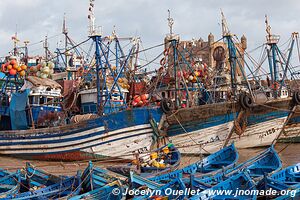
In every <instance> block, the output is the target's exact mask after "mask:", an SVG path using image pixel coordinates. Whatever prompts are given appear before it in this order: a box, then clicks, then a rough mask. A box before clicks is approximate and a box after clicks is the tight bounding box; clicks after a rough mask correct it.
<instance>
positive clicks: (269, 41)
mask: <svg viewBox="0 0 300 200" xmlns="http://www.w3.org/2000/svg"><path fill="white" fill-rule="evenodd" d="M265 18H266V20H265V23H266V32H267V36H266V37H267V44H269V45H271V44H276V43H278V42H279V39H280V37H279V35H272V33H271V26H270V24H269V20H268V16H267V15H265Z"/></svg>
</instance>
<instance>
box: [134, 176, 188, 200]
mask: <svg viewBox="0 0 300 200" xmlns="http://www.w3.org/2000/svg"><path fill="white" fill-rule="evenodd" d="M130 183H131V188H130V189H131V190H134V189H139V190H144V191H145V193H146V195H142V196H135V197H134V198H133V199H136V200H139V199H140V200H142V199H155V198H158V199H160V198H162V199H164V198H168V199H184V197H185V196H186V192H185V193H180V192H179V193H176V192H175V193H173V192H172V193H171V194H170V193H169V192H170V190H172V191H183V192H184V191H185V190H186V187H185V185H184V183H183V182H182V180H181V179H180V178H175V179H173V180H172V181H170V182H169V183H167V184H158V183H155V182H153V181H150V180H149V179H146V178H144V177H141V176H139V175H137V174H134V173H133V172H131V173H130ZM151 191H153V193H151ZM167 191H168V194H166V192H167Z"/></svg>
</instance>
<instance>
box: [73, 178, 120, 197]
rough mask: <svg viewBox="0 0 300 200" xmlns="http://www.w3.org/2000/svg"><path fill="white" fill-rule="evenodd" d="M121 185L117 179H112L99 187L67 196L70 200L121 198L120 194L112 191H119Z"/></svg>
mask: <svg viewBox="0 0 300 200" xmlns="http://www.w3.org/2000/svg"><path fill="white" fill-rule="evenodd" d="M121 187H122V185H121V184H120V182H119V181H113V182H111V183H108V184H107V185H105V186H102V187H100V188H97V189H94V190H92V191H90V192H86V193H83V194H80V195H76V196H73V197H71V198H69V199H70V200H80V199H84V200H107V199H112V200H121V199H122V195H116V194H114V193H113V191H116V190H117V191H120V192H121V190H120V188H121Z"/></svg>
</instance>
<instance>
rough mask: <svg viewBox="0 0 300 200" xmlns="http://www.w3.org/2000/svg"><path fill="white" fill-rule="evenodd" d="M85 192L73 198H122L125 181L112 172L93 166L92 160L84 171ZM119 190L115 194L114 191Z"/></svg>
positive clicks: (83, 187) (83, 184)
mask: <svg viewBox="0 0 300 200" xmlns="http://www.w3.org/2000/svg"><path fill="white" fill-rule="evenodd" d="M81 179H82V189H83V193H82V194H80V195H77V196H74V197H73V198H72V199H74V200H75V199H121V198H122V196H123V195H122V191H123V187H124V185H123V184H124V182H123V181H121V180H120V179H119V178H117V177H115V176H112V175H110V172H109V171H107V170H104V169H101V168H98V167H95V166H93V164H92V162H89V165H88V166H87V168H86V169H85V170H84V172H83V173H82V177H81ZM114 189H115V190H118V191H119V194H117V195H115V194H114V193H113V192H112V191H113V190H114Z"/></svg>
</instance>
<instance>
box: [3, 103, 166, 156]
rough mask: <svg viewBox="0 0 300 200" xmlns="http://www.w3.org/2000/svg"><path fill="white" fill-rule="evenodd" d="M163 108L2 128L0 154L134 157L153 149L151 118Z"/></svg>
mask: <svg viewBox="0 0 300 200" xmlns="http://www.w3.org/2000/svg"><path fill="white" fill-rule="evenodd" d="M161 115H162V113H161V111H160V109H159V108H147V107H144V108H137V109H132V110H126V111H121V112H117V113H113V114H110V115H107V116H103V117H99V118H96V119H91V120H88V121H84V122H80V123H76V124H72V125H67V126H63V127H53V128H45V129H35V130H22V131H1V132H0V155H9V156H16V157H22V158H24V157H26V158H30V159H42V160H68V161H69V160H90V159H93V158H103V157H120V158H126V159H127V158H133V152H137V151H139V150H144V151H149V150H150V146H151V144H152V143H153V142H154V139H153V138H155V133H154V130H153V129H152V127H151V124H150V120H152V119H154V120H155V121H159V120H160V117H161Z"/></svg>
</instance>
